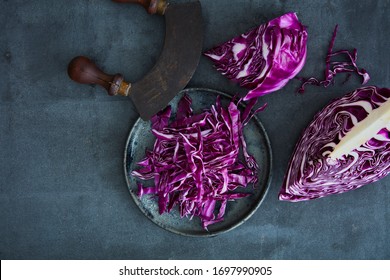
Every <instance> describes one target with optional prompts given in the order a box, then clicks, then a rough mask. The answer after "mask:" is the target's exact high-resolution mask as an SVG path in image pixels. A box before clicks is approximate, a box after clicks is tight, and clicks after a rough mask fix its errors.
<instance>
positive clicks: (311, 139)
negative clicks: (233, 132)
mask: <svg viewBox="0 0 390 280" xmlns="http://www.w3.org/2000/svg"><path fill="white" fill-rule="evenodd" d="M389 98H390V89H388V88H377V87H374V86H372V87H364V88H360V89H357V90H355V91H353V92H351V93H349V94H347V95H346V96H344V97H343V98H340V99H336V100H334V101H333V102H331V103H330V104H329V105H328V106H326V107H325V108H324V109H322V110H321V111H320V112H319V113H318V114H317V115H316V116H315V117H314V120H313V121H312V122H311V123H310V124H309V126H308V127H307V128H306V129H305V131H304V132H303V134H302V136H301V139H300V140H299V141H298V143H297V145H296V147H295V150H294V153H293V156H292V157H291V160H290V163H289V166H288V170H287V172H286V175H285V179H284V182H283V186H282V188H281V191H280V194H279V199H280V200H287V201H302V200H310V199H315V198H320V197H324V196H327V195H331V194H336V193H343V192H346V191H349V190H354V189H357V188H360V187H361V186H364V185H366V184H369V183H372V182H375V181H377V180H379V179H381V178H383V177H385V176H386V175H387V174H389V173H390V131H389V130H388V129H387V128H383V129H382V130H380V131H379V132H378V134H377V135H375V136H374V137H372V138H371V139H370V140H369V141H367V142H366V143H365V144H364V145H362V146H360V147H359V148H357V149H355V150H354V151H353V152H352V153H351V154H349V155H346V156H343V158H341V159H337V160H335V159H331V158H330V157H328V156H329V154H330V153H331V152H332V150H333V147H334V146H336V144H337V143H339V142H340V139H341V138H342V137H343V136H344V135H345V134H347V132H348V131H350V130H351V129H352V127H354V125H356V123H358V122H360V121H361V120H363V119H364V118H366V117H367V115H368V114H369V113H370V112H371V111H372V110H374V109H375V108H377V107H379V106H380V105H381V104H382V103H384V102H385V101H386V100H388V99H389Z"/></svg>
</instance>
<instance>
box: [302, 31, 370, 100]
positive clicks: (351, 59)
mask: <svg viewBox="0 0 390 280" xmlns="http://www.w3.org/2000/svg"><path fill="white" fill-rule="evenodd" d="M337 29H338V25H336V27H335V28H334V31H333V35H332V38H331V40H330V43H329V48H328V53H327V55H326V59H325V65H326V67H325V73H324V74H325V77H324V79H323V80H322V81H320V80H318V79H316V78H314V77H311V78H302V77H297V79H298V80H300V81H302V84H301V87H300V88H299V89H298V92H299V93H303V92H304V91H305V86H306V85H315V86H323V87H325V88H326V87H328V86H329V85H331V84H332V83H333V78H334V77H335V76H336V74H337V73H349V75H348V76H347V79H349V77H350V74H351V73H356V74H358V75H359V76H361V77H362V78H363V81H362V85H364V84H366V83H367V82H368V81H369V80H370V76H369V75H368V73H367V71H366V70H365V69H359V67H358V66H357V64H356V60H357V50H356V49H354V50H353V51H352V52H350V51H348V50H339V51H335V52H333V46H334V42H335V40H336V35H337ZM340 55H344V57H346V58H347V60H348V61H331V59H332V58H334V57H337V56H340ZM347 79H346V80H347Z"/></svg>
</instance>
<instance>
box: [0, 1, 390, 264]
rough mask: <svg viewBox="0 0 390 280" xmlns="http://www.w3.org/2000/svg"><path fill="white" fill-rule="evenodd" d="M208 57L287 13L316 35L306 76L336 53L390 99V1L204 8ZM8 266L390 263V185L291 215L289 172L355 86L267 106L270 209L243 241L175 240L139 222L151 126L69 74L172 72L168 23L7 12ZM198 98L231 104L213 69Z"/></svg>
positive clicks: (85, 6) (312, 91) (40, 7)
mask: <svg viewBox="0 0 390 280" xmlns="http://www.w3.org/2000/svg"><path fill="white" fill-rule="evenodd" d="M201 3H202V6H203V15H204V20H205V24H204V30H205V34H204V35H205V36H204V49H208V48H210V47H212V46H214V45H216V44H218V43H221V42H223V41H224V40H227V39H230V38H231V37H232V36H235V35H237V34H240V33H242V32H244V31H246V30H248V29H249V28H251V27H253V26H256V25H258V24H260V23H263V22H265V21H267V20H269V19H272V18H274V17H276V16H279V15H282V14H283V13H285V12H289V11H295V12H297V13H298V16H299V18H300V20H301V21H302V22H303V23H304V24H305V25H307V26H308V32H309V45H308V48H309V49H308V59H307V63H306V66H305V67H304V69H303V71H302V72H301V74H302V75H315V76H320V75H322V71H323V69H324V63H323V59H324V55H325V53H326V49H327V45H328V42H329V39H330V35H331V33H332V31H333V28H334V26H335V24H339V25H340V26H339V27H340V28H339V35H338V37H337V40H336V44H335V48H336V49H340V48H352V47H356V48H357V49H358V50H359V59H358V64H359V65H360V66H361V67H364V68H366V69H367V70H368V71H369V73H370V74H371V77H372V79H371V81H370V82H369V84H371V85H377V86H381V87H390V71H389V64H390V56H389V49H390V36H389V35H390V34H389V30H390V18H389V13H390V1H388V0H380V1H379V0H378V1H355V0H348V1H346V0H340V1H336V0H334V1H331V0H328V1H320V0H318V1H311V0H306V1H282V0H280V1H261V0H253V1H243V0H232V1H225V0H213V1H211V0H210V1H206V0H203V1H201ZM0 13H1V15H0V26H1V27H2V31H1V33H0V258H1V259H390V243H389V241H388V238H389V236H390V231H389V223H390V208H389V205H390V186H389V184H390V177H387V178H385V179H383V180H381V181H380V182H377V183H374V184H371V185H368V186H365V187H363V188H361V189H359V190H356V191H353V192H349V193H345V194H342V195H334V196H330V197H327V198H323V199H319V200H315V201H311V202H301V203H286V202H279V201H278V199H277V194H278V191H279V188H280V185H281V182H282V178H283V174H284V171H285V170H286V167H287V162H288V160H289V157H290V155H291V153H292V150H293V148H294V145H295V143H296V141H297V139H298V137H299V135H300V133H301V131H302V129H304V127H305V126H306V125H307V124H308V122H309V121H310V120H311V118H312V117H313V115H314V114H315V112H317V111H318V110H319V109H320V108H322V107H323V106H324V105H325V104H327V103H328V102H329V101H330V100H331V99H333V98H335V97H339V96H342V95H343V94H345V93H347V92H349V91H350V90H352V89H355V88H357V87H359V85H360V84H359V82H360V80H359V79H358V78H357V77H354V78H352V79H351V80H350V81H349V82H348V83H347V84H345V85H340V81H342V80H343V78H344V77H339V79H337V81H336V85H335V86H333V87H329V88H328V89H322V88H315V87H310V88H308V90H307V91H306V93H305V94H303V95H300V94H296V93H295V92H294V91H295V89H296V88H297V86H298V83H297V81H291V82H290V83H289V84H288V85H287V86H286V87H285V88H284V89H282V90H280V91H278V92H276V93H273V94H271V95H268V96H265V97H264V98H262V101H265V102H268V103H269V107H268V109H267V110H266V111H265V112H263V113H261V115H260V118H261V120H262V122H263V124H264V126H265V127H266V129H267V131H268V134H269V137H270V140H271V144H272V147H273V151H274V168H273V172H274V177H273V182H272V184H271V187H270V191H269V192H268V195H267V198H266V200H265V202H264V204H263V205H262V206H261V207H260V209H259V210H258V211H257V212H256V213H255V214H254V216H253V217H252V218H251V219H250V220H249V221H247V222H246V223H245V224H244V225H242V226H240V227H239V228H237V229H235V230H233V231H231V232H229V233H226V234H222V235H220V236H217V237H214V238H201V239H198V238H189V237H182V236H178V235H175V234H172V233H170V232H167V231H164V230H162V229H160V228H159V227H157V226H156V225H154V224H153V223H151V222H150V221H149V220H148V219H147V218H146V217H145V216H143V214H142V213H141V212H140V211H139V210H138V208H137V207H136V205H135V204H134V202H133V201H132V200H131V198H130V195H129V193H128V191H127V187H126V183H125V178H124V174H123V167H122V159H123V158H122V156H123V151H124V148H125V147H124V145H125V141H126V138H127V135H128V132H129V130H130V128H131V127H132V124H133V123H134V121H135V120H136V118H137V115H136V113H135V112H134V107H133V105H132V104H131V102H130V100H128V99H126V98H113V97H109V96H107V95H106V94H105V93H104V92H103V90H101V89H100V88H97V87H92V86H82V85H78V84H75V83H73V82H72V81H70V80H69V78H68V77H67V74H66V67H67V64H68V62H69V61H70V60H71V58H73V57H74V56H76V55H82V54H84V55H88V56H90V57H91V58H93V59H94V60H95V61H97V62H98V64H100V65H102V66H103V68H104V70H106V71H107V72H109V73H116V72H122V73H123V74H124V76H125V77H127V79H128V80H131V81H135V80H137V79H139V78H141V77H142V76H143V75H144V74H145V73H147V72H148V70H149V69H150V68H151V67H152V66H153V65H154V63H155V62H156V60H157V59H158V56H159V53H160V51H161V48H162V45H163V40H164V35H163V34H164V28H165V27H164V20H163V18H159V17H152V16H148V15H147V14H146V13H145V12H144V11H143V10H142V9H141V8H140V7H137V6H130V5H129V6H123V5H119V4H116V3H112V2H111V1H108V0H101V1H92V0H91V1H87V0H77V1H76V0H69V1H49V0H45V1H44V0H41V1H20V0H19V1H18V0H14V1H7V0H2V1H0ZM189 87H207V88H212V89H217V90H221V91H225V92H228V93H236V92H241V93H244V92H245V91H244V90H243V89H240V88H238V87H237V86H236V85H234V84H232V83H230V82H228V81H227V80H226V79H225V78H223V77H222V76H221V75H220V74H218V73H217V72H216V71H215V70H214V69H213V68H212V66H211V63H210V61H208V60H207V59H206V58H205V57H202V59H201V62H200V65H199V67H198V69H197V71H196V73H195V75H194V77H193V79H192V80H191V82H190V84H189Z"/></svg>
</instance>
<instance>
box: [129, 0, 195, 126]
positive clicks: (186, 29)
mask: <svg viewBox="0 0 390 280" xmlns="http://www.w3.org/2000/svg"><path fill="white" fill-rule="evenodd" d="M165 25H166V29H165V30H166V32H165V41H164V47H163V50H162V53H161V55H160V57H159V59H158V61H157V63H156V65H155V66H154V67H153V68H152V70H151V71H150V72H149V73H148V74H146V76H144V77H143V78H142V79H141V80H139V81H137V82H135V83H133V84H132V87H131V92H130V97H131V99H132V101H133V103H134V105H135V107H136V108H137V111H138V112H139V114H140V116H141V118H142V119H144V120H148V119H150V118H151V117H152V116H153V115H154V114H156V113H157V112H159V111H160V110H161V109H163V108H164V107H165V106H167V105H168V103H169V102H170V101H171V100H172V99H173V97H174V96H175V95H176V94H177V93H178V92H179V91H180V90H182V89H183V88H184V87H185V86H186V85H187V84H188V82H189V81H190V79H191V77H192V75H193V74H194V72H195V70H196V68H197V66H198V63H199V59H200V55H201V52H202V44H203V19H202V10H201V5H200V2H199V1H197V2H191V3H182V4H175V5H169V6H168V7H167V9H166V11H165Z"/></svg>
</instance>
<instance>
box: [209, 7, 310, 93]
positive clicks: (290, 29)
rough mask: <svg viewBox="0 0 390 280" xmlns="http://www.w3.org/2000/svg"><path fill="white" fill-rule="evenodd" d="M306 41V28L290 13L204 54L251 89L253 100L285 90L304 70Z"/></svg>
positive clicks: (234, 78) (220, 69) (223, 72)
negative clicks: (288, 83)
mask: <svg viewBox="0 0 390 280" xmlns="http://www.w3.org/2000/svg"><path fill="white" fill-rule="evenodd" d="M306 42H307V31H306V27H304V26H303V25H302V24H301V23H300V22H299V20H298V17H297V15H296V14H295V13H287V14H285V15H282V16H281V17H278V18H275V19H273V20H271V21H269V22H268V23H266V24H262V25H260V26H258V27H256V28H254V29H252V30H250V31H248V32H246V33H244V34H242V35H240V36H237V37H235V38H233V39H231V40H229V41H227V42H225V43H223V44H222V45H220V46H217V47H215V48H213V49H210V50H208V51H206V52H205V53H204V54H205V55H206V56H208V57H209V58H210V59H211V60H212V61H213V62H214V65H215V67H216V68H217V70H218V71H220V72H221V73H222V74H223V75H225V76H226V77H227V78H228V79H230V80H233V81H235V82H237V83H239V84H240V86H242V87H246V88H249V89H250V91H249V92H248V93H247V95H246V96H245V97H244V100H249V99H251V98H255V97H258V96H262V95H264V94H267V93H271V92H273V91H276V90H279V89H281V88H282V87H283V86H285V85H286V84H287V82H288V81H289V80H290V79H292V78H294V77H295V76H296V75H297V74H298V72H299V71H301V69H302V68H303V66H304V64H305V61H306V48H307V47H306Z"/></svg>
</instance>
